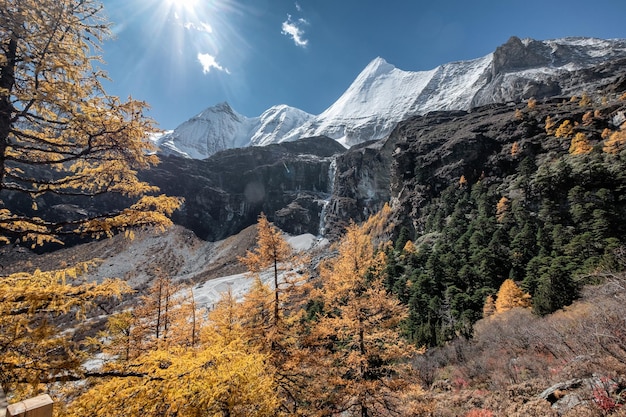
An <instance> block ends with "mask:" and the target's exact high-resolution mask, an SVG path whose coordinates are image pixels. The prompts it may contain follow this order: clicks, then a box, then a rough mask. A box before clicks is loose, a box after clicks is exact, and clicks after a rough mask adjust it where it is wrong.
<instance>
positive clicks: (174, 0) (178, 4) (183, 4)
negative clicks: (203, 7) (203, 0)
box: [165, 0, 199, 13]
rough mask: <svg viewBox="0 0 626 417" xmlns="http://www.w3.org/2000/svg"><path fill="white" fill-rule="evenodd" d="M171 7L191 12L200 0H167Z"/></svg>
mask: <svg viewBox="0 0 626 417" xmlns="http://www.w3.org/2000/svg"><path fill="white" fill-rule="evenodd" d="M165 2H166V3H167V5H168V6H169V7H170V9H173V10H175V11H181V12H186V13H190V12H193V11H194V10H195V9H196V7H197V6H198V2H199V0H165Z"/></svg>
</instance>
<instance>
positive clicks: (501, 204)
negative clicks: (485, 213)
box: [496, 196, 511, 223]
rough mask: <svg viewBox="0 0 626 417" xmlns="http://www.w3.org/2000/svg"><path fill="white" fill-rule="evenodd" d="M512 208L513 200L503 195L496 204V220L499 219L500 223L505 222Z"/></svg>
mask: <svg viewBox="0 0 626 417" xmlns="http://www.w3.org/2000/svg"><path fill="white" fill-rule="evenodd" d="M510 208H511V200H509V199H508V198H507V197H506V196H502V197H501V198H500V200H498V204H496V220H498V223H502V222H504V219H505V218H506V216H507V214H508V212H509V210H510Z"/></svg>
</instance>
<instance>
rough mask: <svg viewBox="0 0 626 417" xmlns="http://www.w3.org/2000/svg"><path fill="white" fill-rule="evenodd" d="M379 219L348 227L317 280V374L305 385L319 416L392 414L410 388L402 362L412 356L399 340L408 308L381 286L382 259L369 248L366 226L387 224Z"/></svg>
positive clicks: (314, 353) (313, 348) (370, 239)
mask: <svg viewBox="0 0 626 417" xmlns="http://www.w3.org/2000/svg"><path fill="white" fill-rule="evenodd" d="M378 217H380V218H378ZM378 217H377V216H373V221H372V219H371V220H370V221H369V222H367V223H365V224H364V225H362V226H358V225H356V224H352V225H350V226H348V228H347V230H346V233H345V235H344V236H343V238H342V239H341V240H340V242H339V243H338V246H337V251H338V254H337V257H336V258H334V259H332V260H330V261H329V262H328V264H326V265H325V266H324V267H323V268H322V270H321V273H320V275H321V280H322V282H323V289H322V291H321V298H322V300H323V304H324V312H323V313H322V314H320V315H319V316H318V317H317V319H316V323H315V326H314V327H313V329H312V330H311V332H312V338H313V339H314V340H315V342H312V345H311V353H310V354H309V356H310V358H312V359H313V360H315V361H316V362H317V372H318V373H319V375H318V376H317V378H318V381H319V383H318V384H316V385H313V383H314V381H313V383H312V386H313V387H314V388H315V389H317V390H318V392H317V393H316V394H315V395H314V397H315V398H316V401H317V403H316V407H317V410H316V411H317V412H318V413H319V415H344V413H345V414H346V415H359V416H382V415H392V413H397V412H398V410H399V407H400V402H401V401H400V398H401V395H400V394H401V392H402V391H403V390H409V389H410V387H411V386H412V385H411V377H410V372H408V368H407V367H406V360H407V359H408V358H409V357H410V356H411V355H413V354H415V349H414V348H412V346H411V345H410V344H409V343H408V342H407V341H406V340H405V339H403V338H402V337H401V336H400V335H399V325H400V323H401V322H402V320H403V319H404V318H405V317H406V316H407V309H406V307H405V306H403V305H402V304H400V302H399V301H398V300H396V299H395V298H394V297H393V296H391V295H390V294H387V292H386V291H385V289H384V286H383V279H382V277H383V268H384V264H385V259H384V252H383V251H377V250H376V247H375V246H374V244H373V241H376V240H377V239H378V238H377V237H376V236H374V233H372V232H373V231H375V230H376V229H377V227H372V225H374V224H377V225H380V224H384V223H385V222H388V218H386V219H383V218H382V217H381V216H378ZM312 415H317V414H312Z"/></svg>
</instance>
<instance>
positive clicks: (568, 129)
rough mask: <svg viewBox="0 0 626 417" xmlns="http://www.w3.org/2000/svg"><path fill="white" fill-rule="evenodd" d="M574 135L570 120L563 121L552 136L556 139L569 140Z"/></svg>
mask: <svg viewBox="0 0 626 417" xmlns="http://www.w3.org/2000/svg"><path fill="white" fill-rule="evenodd" d="M573 134H574V126H573V125H572V122H571V121H570V120H565V121H563V123H561V125H560V126H559V127H558V128H557V129H556V132H555V133H554V136H556V137H557V138H569V137H570V136H572V135H573Z"/></svg>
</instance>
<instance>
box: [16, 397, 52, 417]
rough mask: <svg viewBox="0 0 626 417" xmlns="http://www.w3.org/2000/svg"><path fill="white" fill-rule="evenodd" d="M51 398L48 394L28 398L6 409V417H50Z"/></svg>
mask: <svg viewBox="0 0 626 417" xmlns="http://www.w3.org/2000/svg"><path fill="white" fill-rule="evenodd" d="M52 404H53V403H52V398H50V396H49V395H48V394H43V395H39V396H37V397H33V398H29V399H27V400H24V401H20V402H19V403H15V404H11V405H10V406H9V407H8V408H7V416H8V417H52Z"/></svg>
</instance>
